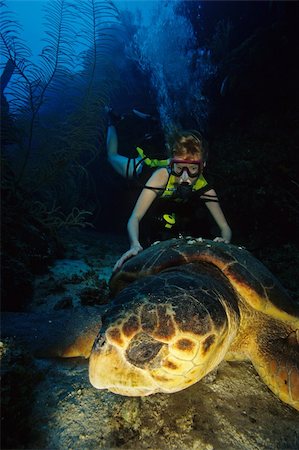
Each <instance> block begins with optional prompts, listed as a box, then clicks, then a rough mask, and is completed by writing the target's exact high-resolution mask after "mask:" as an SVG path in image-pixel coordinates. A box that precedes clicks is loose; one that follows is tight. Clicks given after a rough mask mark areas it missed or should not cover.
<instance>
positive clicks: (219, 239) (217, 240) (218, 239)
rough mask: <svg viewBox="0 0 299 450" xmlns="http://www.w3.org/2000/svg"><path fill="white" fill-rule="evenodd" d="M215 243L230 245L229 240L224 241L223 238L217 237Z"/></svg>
mask: <svg viewBox="0 0 299 450" xmlns="http://www.w3.org/2000/svg"><path fill="white" fill-rule="evenodd" d="M213 241H214V242H224V243H225V244H229V240H228V239H224V238H223V237H219V236H218V237H215V239H213Z"/></svg>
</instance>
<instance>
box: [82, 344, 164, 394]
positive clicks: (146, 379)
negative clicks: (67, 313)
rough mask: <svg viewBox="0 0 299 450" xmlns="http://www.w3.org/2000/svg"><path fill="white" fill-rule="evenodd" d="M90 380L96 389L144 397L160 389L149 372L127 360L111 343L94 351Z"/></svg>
mask: <svg viewBox="0 0 299 450" xmlns="http://www.w3.org/2000/svg"><path fill="white" fill-rule="evenodd" d="M89 380H90V382H91V384H92V385H93V386H94V387H95V388H96V389H108V390H109V391H111V392H113V393H115V394H120V395H126V396H130V397H135V396H136V397H144V396H146V395H151V394H154V393H155V392H157V391H158V389H157V386H156V385H155V384H154V382H153V380H152V378H151V376H150V375H149V374H147V373H146V372H145V371H143V370H142V369H139V368H138V367H135V366H133V365H132V364H130V363H129V362H127V361H126V360H125V359H124V357H123V355H121V354H120V352H119V351H118V349H117V348H116V347H114V346H113V345H111V344H109V343H106V344H105V345H104V346H103V347H102V348H100V349H99V350H97V349H94V350H93V351H92V353H91V356H90V359H89Z"/></svg>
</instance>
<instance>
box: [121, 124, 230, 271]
mask: <svg viewBox="0 0 299 450" xmlns="http://www.w3.org/2000/svg"><path fill="white" fill-rule="evenodd" d="M205 165H206V152H205V145H204V140H203V138H202V136H201V135H200V133H198V132H197V131H193V130H191V131H183V132H180V133H178V134H177V136H176V137H175V139H174V142H173V145H172V158H171V159H170V162H169V165H168V166H167V167H161V168H159V169H157V170H156V171H155V172H154V173H153V174H152V176H151V177H150V179H149V180H148V181H147V182H146V184H145V186H144V188H143V190H142V192H141V193H140V195H139V198H138V200H137V202H136V205H135V207H134V209H133V211H132V214H131V216H130V218H129V221H128V224H127V230H128V235H129V240H130V249H129V250H128V251H127V252H125V253H124V254H123V255H122V256H121V258H120V259H119V260H118V261H117V263H116V264H115V266H114V269H113V270H114V271H115V270H118V269H119V268H120V267H121V266H122V265H123V263H124V262H125V261H126V260H127V259H129V258H131V257H132V256H134V255H137V254H138V253H139V252H141V251H142V250H143V247H144V246H146V245H150V244H151V243H153V242H154V241H156V240H164V239H169V238H171V237H175V236H176V237H178V236H180V235H182V234H184V235H185V236H186V235H191V236H198V235H199V234H202V232H203V230H202V229H201V223H200V224H198V221H196V220H194V219H195V218H196V213H197V211H198V209H200V208H199V206H200V204H205V206H206V207H207V209H208V211H209V212H210V214H211V216H212V218H213V219H214V221H215V223H216V224H217V226H218V228H219V231H220V234H221V236H217V237H215V238H214V241H218V242H226V243H229V242H230V240H231V235H232V232H231V229H230V227H229V225H228V223H227V221H226V218H225V216H224V214H223V212H222V209H221V207H220V204H219V201H218V197H217V194H216V192H215V190H214V189H213V188H212V187H211V186H209V184H208V182H207V181H206V180H205V178H204V176H203V169H204V167H205ZM149 212H150V214H149ZM146 213H148V214H146ZM145 215H146V216H150V218H149V219H150V226H149V227H148V228H147V230H146V233H145V240H144V241H143V238H142V235H141V233H140V225H141V221H142V219H143V218H144V216H145ZM144 219H145V218H144Z"/></svg>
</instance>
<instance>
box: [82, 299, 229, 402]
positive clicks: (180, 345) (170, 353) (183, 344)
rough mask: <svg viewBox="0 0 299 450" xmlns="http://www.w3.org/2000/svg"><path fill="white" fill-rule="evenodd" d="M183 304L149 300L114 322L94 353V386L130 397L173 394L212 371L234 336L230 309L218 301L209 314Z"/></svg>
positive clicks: (187, 302)
mask: <svg viewBox="0 0 299 450" xmlns="http://www.w3.org/2000/svg"><path fill="white" fill-rule="evenodd" d="M180 297H181V295H180ZM182 300H183V301H182ZM182 300H181V301H179V300H178V299H176V301H175V307H174V306H173V304H172V303H159V304H157V303H151V302H149V301H145V300H144V301H143V302H141V303H139V306H138V307H137V308H135V309H131V310H130V311H127V312H125V311H124V312H123V313H122V316H118V318H116V319H115V320H114V321H113V323H112V322H110V324H109V325H108V326H107V327H106V330H105V331H104V332H102V333H101V334H100V335H99V336H98V338H97V339H96V341H95V344H94V347H93V350H92V353H91V357H90V366H89V377H90V382H91V383H92V385H93V386H94V387H96V388H97V389H109V390H110V391H111V392H114V393H117V394H121V395H127V396H146V395H150V394H154V393H157V392H166V393H171V392H176V391H180V390H182V389H185V388H187V387H188V386H191V385H192V384H194V383H195V382H197V381H198V380H200V379H201V378H202V377H204V376H205V375H206V374H207V373H209V372H210V371H211V370H213V369H214V368H215V366H217V365H218V364H219V362H220V361H221V360H222V359H223V356H224V354H225V353H226V351H227V348H228V346H229V344H230V341H231V338H232V334H231V333H230V335H229V330H228V328H229V327H228V324H227V316H226V314H225V311H224V310H223V308H222V305H221V304H220V303H219V302H215V304H213V305H212V306H211V308H210V311H208V310H207V304H206V305H205V306H204V305H202V307H200V306H199V305H198V303H197V304H196V305H195V304H194V303H193V304H192V298H191V297H189V298H183V299H182ZM193 302H194V299H193ZM186 305H188V308H186ZM221 308H222V309H221ZM219 312H220V313H219ZM213 315H214V316H217V321H215V320H213V317H212V316H213Z"/></svg>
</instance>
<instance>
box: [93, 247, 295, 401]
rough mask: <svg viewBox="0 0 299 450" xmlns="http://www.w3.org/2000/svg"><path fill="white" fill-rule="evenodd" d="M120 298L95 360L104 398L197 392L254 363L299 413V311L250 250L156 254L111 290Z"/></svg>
mask: <svg viewBox="0 0 299 450" xmlns="http://www.w3.org/2000/svg"><path fill="white" fill-rule="evenodd" d="M110 286H111V290H112V292H113V294H114V295H115V296H116V297H115V298H114V299H113V301H112V303H111V306H110V308H109V309H108V310H107V312H106V314H105V316H104V317H103V318H102V319H103V327H102V329H101V331H100V333H99V335H98V337H97V338H96V340H95V343H94V346H93V350H92V352H91V356H90V364H89V376H90V381H91V383H92V384H93V385H94V386H95V387H96V388H98V389H109V390H110V391H112V392H115V393H118V394H122V395H129V396H144V395H150V394H153V393H156V392H168V393H171V392H176V391H179V390H182V389H185V388H187V387H188V386H191V385H192V384H194V383H196V382H197V381H199V380H200V379H201V378H202V377H204V376H205V375H206V374H207V373H209V372H210V371H211V370H213V369H214V368H215V367H217V365H218V364H219V363H220V362H221V361H222V360H223V359H228V360H242V359H243V360H244V359H246V360H251V361H252V363H253V364H254V366H255V368H256V370H257V371H258V373H259V375H260V376H261V377H262V379H263V380H264V382H265V383H266V384H267V385H268V386H269V388H270V389H272V391H273V392H274V393H275V394H276V395H278V396H279V397H280V398H281V399H282V400H283V401H285V402H286V403H288V404H290V405H292V406H293V407H295V408H297V409H299V345H298V330H299V310H298V305H296V303H295V302H293V301H292V300H291V298H290V297H289V296H288V295H287V293H286V292H285V290H284V289H283V287H282V286H281V285H280V283H279V282H278V281H277V280H276V279H275V277H274V276H273V275H272V274H271V273H270V272H269V271H268V270H267V269H266V268H265V267H264V266H263V265H262V264H261V263H260V262H259V261H257V260H256V259H255V258H254V257H253V256H252V255H250V253H248V252H247V251H246V250H245V249H243V248H240V247H236V246H233V245H228V244H224V243H216V242H213V241H207V240H206V241H202V240H199V239H198V240H196V239H172V240H169V241H165V242H161V243H159V244H157V245H153V246H151V247H150V248H148V249H147V250H145V251H144V252H142V253H140V254H139V255H137V256H136V257H134V258H132V259H131V260H129V261H128V262H127V263H126V264H124V266H123V268H122V270H121V271H120V272H118V273H117V274H115V275H114V276H113V278H112V279H111V282H110Z"/></svg>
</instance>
